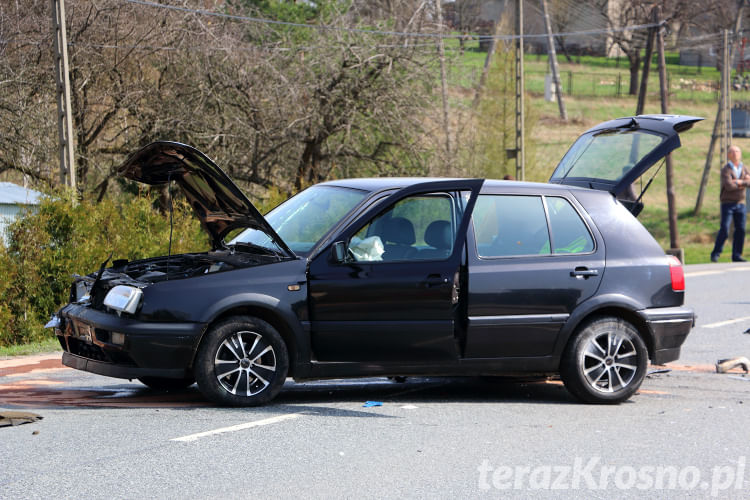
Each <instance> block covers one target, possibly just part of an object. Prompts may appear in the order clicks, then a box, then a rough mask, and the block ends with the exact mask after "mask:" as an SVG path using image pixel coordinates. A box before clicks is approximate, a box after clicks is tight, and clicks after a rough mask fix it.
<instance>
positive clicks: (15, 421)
mask: <svg viewBox="0 0 750 500" xmlns="http://www.w3.org/2000/svg"><path fill="white" fill-rule="evenodd" d="M42 418H44V417H42V416H41V415H37V414H36V413H29V412H27V411H6V410H0V427H10V426H13V425H22V424H30V423H32V422H36V421H38V420H41V419H42Z"/></svg>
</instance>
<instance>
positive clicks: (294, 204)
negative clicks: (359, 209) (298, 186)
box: [228, 186, 367, 254]
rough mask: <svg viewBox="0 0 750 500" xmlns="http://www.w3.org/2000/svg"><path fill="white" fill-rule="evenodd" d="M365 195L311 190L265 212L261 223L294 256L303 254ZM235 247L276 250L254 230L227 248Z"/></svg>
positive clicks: (331, 188) (323, 188)
mask: <svg viewBox="0 0 750 500" xmlns="http://www.w3.org/2000/svg"><path fill="white" fill-rule="evenodd" d="M366 194H367V192H365V191H360V190H358V189H350V188H345V187H337V186H312V187H310V188H308V189H305V190H304V191H302V192H301V193H299V194H297V195H296V196H294V197H292V198H290V199H288V200H286V201H285V202H284V203H282V204H281V205H279V206H277V207H276V208H274V209H273V210H271V211H270V212H268V214H266V216H265V219H266V220H267V221H268V223H269V224H270V225H271V227H273V229H274V230H275V231H276V232H277V233H278V235H279V236H281V239H282V240H284V242H285V243H286V244H287V245H288V246H289V248H290V249H291V250H292V251H293V252H294V253H296V254H305V253H307V252H309V251H310V250H311V249H312V247H313V246H314V245H315V244H316V243H317V242H318V241H320V239H321V238H322V237H323V236H324V235H325V234H326V233H327V232H328V231H330V230H331V229H332V228H333V226H334V225H336V223H337V222H339V221H340V220H341V219H342V218H343V217H344V216H345V215H346V214H347V213H349V211H351V209H352V208H354V207H355V206H356V205H357V204H358V203H359V202H360V201H362V199H363V198H364V197H365V195H366ZM237 243H247V244H251V245H258V246H261V247H265V248H274V247H275V246H276V245H275V244H274V243H273V242H272V240H271V238H270V237H269V236H268V235H267V234H265V233H264V232H262V231H258V230H256V229H246V230H245V231H243V232H241V233H240V234H239V235H237V236H236V237H235V238H233V239H232V240H231V241H230V242H229V243H228V244H229V245H235V244H237Z"/></svg>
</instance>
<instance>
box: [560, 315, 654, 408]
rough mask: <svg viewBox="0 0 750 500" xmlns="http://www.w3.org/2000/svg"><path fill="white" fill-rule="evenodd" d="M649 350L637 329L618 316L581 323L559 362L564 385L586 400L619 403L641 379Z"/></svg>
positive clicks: (635, 388) (631, 392) (629, 394)
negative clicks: (581, 325)
mask: <svg viewBox="0 0 750 500" xmlns="http://www.w3.org/2000/svg"><path fill="white" fill-rule="evenodd" d="M647 365H648V351H647V349H646V345H645V344H644V342H643V339H641V336H640V334H639V333H638V331H637V330H636V329H635V327H633V325H631V324H630V323H628V322H627V321H624V320H622V319H620V318H614V317H603V318H598V319H595V320H593V321H591V322H589V323H587V324H586V325H584V326H583V327H582V328H581V329H580V330H579V332H578V333H577V334H576V335H575V337H573V338H572V339H571V341H570V342H569V343H568V346H567V347H566V349H565V353H564V354H563V359H562V362H561V366H560V375H561V376H562V380H563V383H564V384H565V387H566V388H567V389H568V390H569V391H570V392H571V393H572V394H573V395H574V396H576V397H577V398H578V399H580V400H582V401H585V402H588V403H620V402H622V401H625V400H627V399H628V398H629V397H630V396H632V395H633V394H635V392H636V391H637V390H638V388H639V387H640V385H641V382H643V378H644V377H645V375H646V367H647Z"/></svg>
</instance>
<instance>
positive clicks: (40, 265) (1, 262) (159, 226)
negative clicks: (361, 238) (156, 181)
mask: <svg viewBox="0 0 750 500" xmlns="http://www.w3.org/2000/svg"><path fill="white" fill-rule="evenodd" d="M153 207H154V199H152V198H151V197H150V196H142V195H137V196H126V197H123V198H122V199H120V200H104V201H102V202H100V203H94V202H91V201H86V200H84V201H81V202H80V203H78V204H77V205H75V206H73V205H72V204H71V203H70V201H69V200H68V199H63V198H60V197H47V198H45V199H44V200H43V201H42V203H41V205H39V206H38V207H36V210H34V211H27V212H26V213H24V214H23V216H21V217H20V218H19V219H18V220H16V221H15V222H14V223H13V224H11V225H10V226H9V227H8V234H7V236H8V246H7V247H6V248H3V247H2V246H1V245H0V269H1V270H2V273H3V275H4V276H3V277H2V279H0V346H3V345H11V344H18V343H25V342H31V341H38V340H41V339H43V338H45V337H49V336H50V335H51V334H52V333H51V332H50V331H45V330H44V328H43V326H44V324H45V323H46V322H47V320H48V319H49V317H50V314H51V313H53V312H55V311H56V310H57V309H58V308H60V307H61V306H62V305H63V304H65V303H66V302H67V300H68V292H69V289H70V283H71V281H72V278H71V275H72V274H73V273H78V274H88V273H90V272H93V271H95V270H96V269H98V268H99V266H100V265H101V263H102V262H104V261H105V260H106V259H107V257H109V255H110V254H112V257H113V259H123V258H124V259H129V260H133V259H142V258H146V257H153V256H156V255H165V254H166V253H167V247H168V244H169V214H168V213H167V214H163V213H160V212H159V211H157V210H155V209H154V208H153ZM173 217H174V231H173V241H172V252H173V253H184V252H190V251H203V250H206V249H207V247H208V240H207V237H206V235H205V233H204V232H203V231H202V229H201V228H200V224H199V222H198V220H197V219H196V218H195V216H194V215H193V213H192V210H191V209H190V207H189V206H188V205H187V203H184V202H180V201H175V203H174V211H173Z"/></svg>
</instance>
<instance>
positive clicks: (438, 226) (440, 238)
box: [424, 220, 453, 250]
mask: <svg viewBox="0 0 750 500" xmlns="http://www.w3.org/2000/svg"><path fill="white" fill-rule="evenodd" d="M451 240H452V234H451V223H450V222H448V221H447V220H436V221H434V222H431V223H430V225H429V226H427V229H426V230H425V232H424V242H425V243H427V244H428V245H430V246H431V247H434V248H437V249H439V250H447V249H449V248H451V246H453V241H451Z"/></svg>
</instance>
